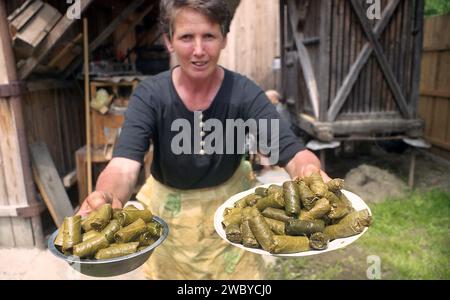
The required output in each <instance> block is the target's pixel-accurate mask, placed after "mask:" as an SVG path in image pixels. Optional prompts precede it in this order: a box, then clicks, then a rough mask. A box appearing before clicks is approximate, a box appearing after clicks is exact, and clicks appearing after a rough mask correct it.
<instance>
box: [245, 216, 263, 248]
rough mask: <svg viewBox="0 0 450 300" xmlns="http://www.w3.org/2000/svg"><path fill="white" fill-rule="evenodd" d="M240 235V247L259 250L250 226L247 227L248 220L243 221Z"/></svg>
mask: <svg viewBox="0 0 450 300" xmlns="http://www.w3.org/2000/svg"><path fill="white" fill-rule="evenodd" d="M241 235H242V245H244V246H245V247H249V248H259V247H260V245H259V244H258V241H257V240H256V238H255V236H254V235H253V233H252V231H251V229H250V226H249V225H248V220H244V221H242V223H241Z"/></svg>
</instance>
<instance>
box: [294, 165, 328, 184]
mask: <svg viewBox="0 0 450 300" xmlns="http://www.w3.org/2000/svg"><path fill="white" fill-rule="evenodd" d="M314 172H319V173H320V175H321V176H322V178H323V181H324V182H328V181H330V180H331V178H330V177H329V176H328V175H327V173H325V172H324V171H322V170H321V169H320V168H318V167H317V166H315V165H313V164H308V165H304V166H303V167H302V168H301V171H300V177H307V176H309V175H311V174H312V173H314Z"/></svg>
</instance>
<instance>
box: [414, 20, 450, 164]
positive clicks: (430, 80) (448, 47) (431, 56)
mask: <svg viewBox="0 0 450 300" xmlns="http://www.w3.org/2000/svg"><path fill="white" fill-rule="evenodd" d="M449 28H450V14H448V15H445V16H436V17H431V18H427V19H425V23H424V41H423V42H424V44H423V56H422V74H421V82H420V101H419V115H420V117H421V118H422V119H424V121H425V138H426V139H427V140H428V141H429V142H431V143H432V144H433V145H434V146H437V147H439V148H442V149H444V150H446V151H447V155H446V157H447V158H450V155H448V154H449V153H450V35H449V34H448V30H449Z"/></svg>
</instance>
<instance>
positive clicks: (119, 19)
mask: <svg viewBox="0 0 450 300" xmlns="http://www.w3.org/2000/svg"><path fill="white" fill-rule="evenodd" d="M144 1H145V0H136V1H132V2H131V3H130V4H128V6H127V7H126V8H125V9H123V10H122V12H121V13H120V14H119V15H118V16H117V17H116V18H115V19H114V20H113V21H112V22H111V23H110V24H109V25H108V26H107V27H106V28H105V29H103V31H102V32H101V33H100V34H99V35H98V36H97V37H96V38H95V39H94V40H93V41H92V42H91V43H90V44H89V53H92V52H94V50H95V49H97V48H98V46H100V45H101V44H102V43H103V42H104V41H105V40H106V39H107V38H108V37H109V36H110V35H111V34H112V33H113V32H114V31H115V30H116V28H117V27H118V26H119V25H120V24H121V23H122V22H123V21H124V20H126V18H127V17H128V16H129V15H130V14H131V13H132V12H133V11H135V10H136V8H138V7H139V6H140V5H141V4H142V3H144ZM82 61H83V56H80V57H78V58H77V59H76V60H75V61H74V62H73V63H72V64H71V65H70V67H69V68H68V69H67V71H66V72H65V78H67V77H68V76H69V75H70V74H72V73H73V71H74V70H75V69H76V68H77V67H78V66H79V65H80V64H81V62H82Z"/></svg>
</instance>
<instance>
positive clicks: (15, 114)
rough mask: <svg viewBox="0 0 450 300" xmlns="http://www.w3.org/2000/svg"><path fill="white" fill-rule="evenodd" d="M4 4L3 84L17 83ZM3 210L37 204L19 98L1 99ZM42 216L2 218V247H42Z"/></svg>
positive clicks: (0, 37) (0, 24)
mask: <svg viewBox="0 0 450 300" xmlns="http://www.w3.org/2000/svg"><path fill="white" fill-rule="evenodd" d="M7 24H8V23H7V19H6V8H5V1H0V84H1V85H8V84H10V83H11V82H14V81H16V80H17V72H16V67H15V59H14V55H13V50H12V45H11V39H10V35H9V32H8V25H7ZM0 137H1V138H0V206H28V205H32V204H34V203H35V202H36V199H35V192H34V187H33V185H32V177H31V169H30V162H29V157H28V149H27V141H26V139H25V130H24V120H23V109H22V100H21V97H20V96H11V97H9V96H6V97H4V98H0ZM42 244H43V237H42V228H41V225H40V218H39V216H38V215H37V216H33V217H31V218H19V217H1V218H0V246H16V247H33V246H36V245H37V246H42Z"/></svg>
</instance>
